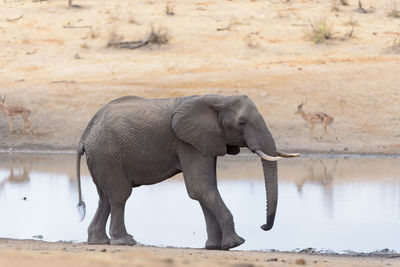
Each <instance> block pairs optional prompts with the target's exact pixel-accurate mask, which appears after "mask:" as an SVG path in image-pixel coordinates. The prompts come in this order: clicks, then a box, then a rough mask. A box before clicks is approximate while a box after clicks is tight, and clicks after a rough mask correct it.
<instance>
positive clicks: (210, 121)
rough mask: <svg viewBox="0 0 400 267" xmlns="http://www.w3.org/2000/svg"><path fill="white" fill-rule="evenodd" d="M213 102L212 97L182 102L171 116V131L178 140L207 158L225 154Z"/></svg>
mask: <svg viewBox="0 0 400 267" xmlns="http://www.w3.org/2000/svg"><path fill="white" fill-rule="evenodd" d="M215 101H216V98H215V97H213V96H196V97H193V98H190V99H188V100H185V101H184V102H182V103H181V104H180V105H179V106H178V107H177V108H176V110H175V112H174V114H173V115H172V129H174V131H175V133H176V135H177V136H178V138H179V139H181V140H182V141H184V142H186V143H189V144H191V145H192V146H194V147H195V148H196V149H197V150H198V151H200V152H201V153H202V154H203V155H204V156H207V157H215V156H223V155H225V154H226V144H225V139H224V137H223V135H222V131H221V128H220V126H219V124H218V111H217V110H216V108H215Z"/></svg>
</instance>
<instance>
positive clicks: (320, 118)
mask: <svg viewBox="0 0 400 267" xmlns="http://www.w3.org/2000/svg"><path fill="white" fill-rule="evenodd" d="M306 103H307V101H306V100H304V101H302V102H301V104H300V105H298V106H297V111H296V113H295V114H300V115H301V117H302V118H303V119H304V120H305V121H306V122H307V123H308V124H309V125H310V134H311V140H312V139H313V138H316V139H318V138H317V137H316V136H314V125H315V124H322V125H323V127H324V134H323V135H322V136H321V137H320V138H319V140H322V138H323V137H324V136H325V135H326V133H327V132H328V130H327V127H328V125H329V124H331V123H332V122H333V117H332V116H330V115H328V114H326V113H324V112H316V113H308V114H307V113H305V112H304V110H303V105H305V104H306Z"/></svg>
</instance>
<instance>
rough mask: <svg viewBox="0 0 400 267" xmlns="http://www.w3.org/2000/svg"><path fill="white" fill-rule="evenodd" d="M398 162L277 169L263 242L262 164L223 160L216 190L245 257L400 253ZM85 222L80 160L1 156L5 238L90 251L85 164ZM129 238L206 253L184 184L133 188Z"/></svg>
mask: <svg viewBox="0 0 400 267" xmlns="http://www.w3.org/2000/svg"><path fill="white" fill-rule="evenodd" d="M399 161H400V159H394V158H347V159H346V158H317V157H303V158H298V159H290V160H282V161H280V162H279V202H278V211H277V215H276V220H275V225H274V228H273V229H272V230H271V231H268V232H264V231H262V230H261V229H260V227H259V226H260V225H261V224H263V223H265V191H264V190H265V189H264V182H263V178H262V168H261V166H260V162H259V159H258V158H256V157H254V156H236V157H232V156H229V157H223V158H221V159H220V160H219V162H218V174H217V176H218V184H219V189H220V192H221V195H222V198H223V199H224V201H225V203H226V204H227V206H228V207H229V209H230V210H231V212H232V214H233V216H234V220H235V224H236V230H237V232H238V234H239V235H241V236H242V237H244V238H245V239H246V243H244V244H243V245H242V246H240V247H239V248H238V249H241V250H268V249H277V250H293V249H297V248H308V247H313V248H316V249H318V250H333V251H337V252H342V251H345V250H352V251H358V252H370V251H374V250H380V249H383V248H389V249H393V250H396V251H397V252H399V251H400V242H399V240H400V231H399V230H400V229H399V226H400V164H399ZM81 172H82V190H83V196H84V200H85V202H86V205H87V215H86V218H85V220H84V221H83V222H81V223H80V222H79V220H78V217H79V216H78V214H77V211H76V209H75V206H76V203H77V198H78V197H77V195H78V193H77V186H76V180H75V156H74V155H68V154H67V155H63V154H60V155H54V154H53V155H52V154H40V155H35V154H0V214H1V218H2V219H1V220H0V237H7V238H21V239H31V238H32V237H33V236H38V235H41V236H43V237H44V240H47V241H58V240H67V241H79V242H81V241H85V240H86V238H87V233H86V229H87V227H88V225H89V223H90V220H91V218H92V217H93V215H94V212H95V209H96V208H97V201H98V196H97V192H96V188H95V186H94V184H93V182H92V181H91V178H90V176H89V174H88V171H87V168H86V164H85V163H83V164H82V171H81ZM126 225H127V229H128V232H129V233H131V234H133V235H134V237H135V239H136V240H137V241H138V242H140V243H143V244H147V245H158V246H178V247H198V248H200V247H203V246H204V242H205V240H206V231H205V223H204V218H203V214H202V212H201V209H200V206H199V205H198V203H197V202H196V201H193V200H191V199H190V198H189V197H188V196H187V193H186V190H185V186H184V184H183V180H182V177H181V176H180V175H178V176H177V177H175V178H173V179H170V180H167V181H165V182H162V183H159V184H156V185H152V186H143V187H139V188H135V189H134V191H133V193H132V196H131V198H130V199H129V201H128V204H127V208H126Z"/></svg>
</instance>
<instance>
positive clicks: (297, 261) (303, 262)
mask: <svg viewBox="0 0 400 267" xmlns="http://www.w3.org/2000/svg"><path fill="white" fill-rule="evenodd" d="M295 263H296V264H298V265H306V261H305V259H297V260H296V261H295Z"/></svg>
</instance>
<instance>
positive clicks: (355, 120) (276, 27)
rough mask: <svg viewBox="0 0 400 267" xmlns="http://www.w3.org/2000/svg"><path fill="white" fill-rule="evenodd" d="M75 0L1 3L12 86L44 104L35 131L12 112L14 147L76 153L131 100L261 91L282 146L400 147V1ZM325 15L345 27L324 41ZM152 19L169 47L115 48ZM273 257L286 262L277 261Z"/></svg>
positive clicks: (228, 258) (45, 247)
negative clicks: (92, 124)
mask: <svg viewBox="0 0 400 267" xmlns="http://www.w3.org/2000/svg"><path fill="white" fill-rule="evenodd" d="M337 2H338V3H339V1H337ZM73 3H74V4H76V5H79V7H74V8H71V7H68V6H67V1H66V0H65V1H64V0H62V1H56V0H49V1H23V0H7V1H6V0H4V1H3V2H2V3H1V5H0V78H1V79H0V94H6V95H7V99H6V105H10V106H14V105H21V106H24V107H26V108H29V109H31V110H32V113H31V115H30V119H31V121H32V123H33V126H34V134H33V135H32V136H31V135H29V134H27V133H26V132H25V133H22V134H13V135H8V118H7V116H5V115H4V114H0V115H1V116H0V127H1V128H0V149H1V150H74V149H75V145H76V143H77V142H78V140H79V137H80V135H81V133H82V131H83V129H84V128H85V126H86V125H87V123H88V121H89V119H90V118H91V117H92V116H93V114H94V113H95V112H96V111H97V110H98V109H99V108H100V107H101V106H103V105H104V104H105V103H107V102H108V101H110V100H112V99H114V98H117V97H120V96H124V95H138V96H142V97H177V96H184V95H192V94H247V95H249V96H250V97H251V98H252V99H253V100H254V102H255V103H256V105H257V106H258V108H259V110H260V111H261V112H262V114H263V115H264V117H265V120H266V122H267V124H268V125H269V128H270V130H271V132H272V134H273V135H274V137H275V139H276V142H277V146H278V148H279V149H281V150H289V151H302V152H323V153H327V152H330V153H374V154H375V153H377V154H379V153H384V154H400V150H399V148H400V132H399V123H400V105H399V104H398V103H399V100H400V87H399V86H400V85H399V77H400V55H399V52H400V44H399V41H398V43H397V45H396V44H395V40H396V37H398V36H399V34H400V19H399V18H398V17H395V16H388V13H389V12H391V11H393V4H396V3H397V4H398V5H397V7H396V10H397V9H399V8H400V2H399V1H398V0H395V1H392V0H381V1H378V0H362V4H363V8H364V9H365V10H367V11H368V12H367V13H362V12H359V10H357V8H358V1H356V0H349V1H348V5H346V6H343V5H340V4H337V10H335V8H333V7H334V4H333V3H334V1H331V0H293V1H283V0H271V1H261V0H259V1H256V0H252V1H250V0H235V1H225V0H224V1H222V0H221V1H213V0H208V1H207V0H204V1H200V0H197V1H195V0H191V1H170V2H167V1H151V0H146V1H145V0H143V1H117V0H107V1H106V0H96V1H94V0H91V1H90V0H87V1H83V0H81V1H74V2H73ZM167 5H168V6H170V9H171V10H172V11H173V13H174V14H173V15H167V14H166V7H167ZM396 10H395V11H396ZM392 13H393V12H392ZM319 19H326V21H327V22H328V24H329V25H332V38H331V39H330V40H327V42H325V43H323V44H314V43H313V42H312V41H311V40H310V39H309V38H308V37H307V32H308V31H309V29H310V24H312V23H314V22H315V21H317V20H319ZM151 25H153V27H154V28H155V29H161V31H162V32H164V33H167V36H168V40H169V42H168V44H166V45H162V46H157V45H149V46H145V47H142V48H140V49H135V50H128V49H117V48H107V44H108V42H109V41H110V40H123V41H135V40H140V39H143V38H144V37H145V36H146V35H147V34H148V33H149V31H150V29H151ZM397 40H399V39H397ZM302 99H307V104H306V105H305V107H304V109H305V111H306V112H317V111H322V112H326V113H328V114H330V115H332V116H333V117H334V119H335V120H334V122H333V124H332V125H331V126H329V132H328V135H327V136H326V137H325V138H324V139H323V140H321V141H317V140H311V139H310V135H309V131H308V126H307V124H306V123H305V122H304V121H303V120H302V118H301V117H299V116H298V115H294V112H295V111H296V108H297V105H298V104H299V103H300V101H301V100H302ZM20 125H21V120H20V119H19V118H18V119H15V127H17V128H18V127H19V126H20ZM316 132H317V134H318V135H320V134H321V133H322V132H321V128H317V129H316ZM1 247H2V248H3V249H2V250H1V252H0V253H1V257H0V266H11V265H8V264H3V263H4V262H8V261H12V262H13V265H12V266H26V265H25V263H27V262H29V263H30V264H36V265H41V263H43V264H44V263H45V262H49V263H54V264H51V265H52V266H53V265H57V266H63V265H71V264H72V263H73V264H74V265H79V264H81V266H87V265H90V264H91V263H97V264H98V265H107V264H109V263H110V262H118V263H120V265H137V266H139V265H146V266H147V265H150V264H153V265H185V264H187V261H189V262H190V264H193V265H208V264H209V262H212V263H218V264H220V263H221V264H222V265H223V264H226V265H232V266H257V265H263V264H264V265H265V264H269V265H271V266H280V265H287V264H291V265H292V264H294V262H295V260H296V258H298V257H301V258H304V259H305V261H306V263H307V265H309V264H313V265H315V266H335V265H337V266H339V265H341V266H379V265H382V266H383V265H386V264H392V265H393V266H394V265H396V263H392V262H391V261H392V260H388V259H381V258H379V259H375V258H361V259H359V258H347V257H345V258H343V259H342V258H341V257H339V258H338V257H327V258H325V257H321V256H307V255H304V256H303V255H291V254H270V253H261V252H254V253H253V252H251V253H250V252H248V253H245V252H232V253H230V252H205V251H201V250H200V251H199V250H186V249H185V250H177V249H164V248H143V247H137V248H118V249H117V248H114V247H113V248H109V247H107V248H106V250H107V253H102V252H101V248H97V247H96V248H94V247H87V246H85V245H81V244H78V245H75V247H74V245H71V244H48V243H36V242H30V241H28V242H27V243H26V242H22V241H7V240H5V241H4V240H3V241H2V242H1ZM64 248H65V250H64ZM92 249H94V250H93V251H92ZM112 251H116V252H115V253H112ZM75 252H76V253H75ZM144 255H149V256H148V257H145V256H144ZM182 255H183V258H181V256H182ZM16 256H18V257H16ZM76 258H79V259H80V260H79V261H77V260H76ZM270 258H278V261H277V262H268V263H267V262H266V260H267V259H270ZM16 259H18V260H16ZM282 260H284V261H285V262H283V261H282ZM314 261H316V263H315V264H314ZM343 261H344V262H343ZM55 263H56V264H55ZM397 264H399V263H398V262H397Z"/></svg>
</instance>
